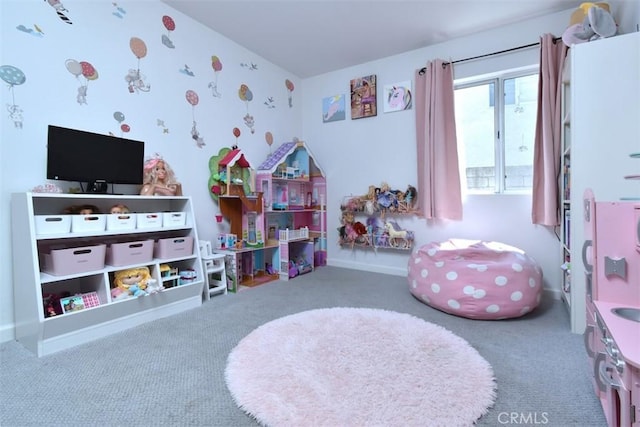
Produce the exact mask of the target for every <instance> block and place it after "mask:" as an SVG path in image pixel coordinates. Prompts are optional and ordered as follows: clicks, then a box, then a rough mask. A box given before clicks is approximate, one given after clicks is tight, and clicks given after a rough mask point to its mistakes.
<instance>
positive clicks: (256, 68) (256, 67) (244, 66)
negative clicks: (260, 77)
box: [240, 62, 258, 71]
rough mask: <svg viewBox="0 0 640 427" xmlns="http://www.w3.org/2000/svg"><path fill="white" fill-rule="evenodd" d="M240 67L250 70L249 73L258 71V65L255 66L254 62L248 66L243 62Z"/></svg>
mask: <svg viewBox="0 0 640 427" xmlns="http://www.w3.org/2000/svg"><path fill="white" fill-rule="evenodd" d="M240 66H241V67H242V68H248V69H249V71H258V64H254V63H253V62H252V63H251V64H247V63H246V62H241V63H240Z"/></svg>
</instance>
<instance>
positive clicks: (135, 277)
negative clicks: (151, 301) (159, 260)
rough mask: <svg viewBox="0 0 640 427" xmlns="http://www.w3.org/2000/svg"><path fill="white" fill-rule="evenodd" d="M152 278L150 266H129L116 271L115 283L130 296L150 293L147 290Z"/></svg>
mask: <svg viewBox="0 0 640 427" xmlns="http://www.w3.org/2000/svg"><path fill="white" fill-rule="evenodd" d="M150 280H152V278H151V273H149V268H148V267H137V268H129V269H127V270H120V271H116V272H115V273H114V280H113V284H114V285H115V286H116V287H118V288H120V289H121V290H123V291H124V292H125V293H127V294H128V295H129V296H135V297H137V296H141V295H148V294H149V293H148V292H147V291H146V289H147V285H148V283H149V281H150Z"/></svg>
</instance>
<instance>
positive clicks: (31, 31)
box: [16, 24, 44, 37]
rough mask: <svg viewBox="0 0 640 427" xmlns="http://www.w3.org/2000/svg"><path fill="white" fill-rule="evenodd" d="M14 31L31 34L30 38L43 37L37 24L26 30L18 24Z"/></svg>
mask: <svg viewBox="0 0 640 427" xmlns="http://www.w3.org/2000/svg"><path fill="white" fill-rule="evenodd" d="M16 30H18V31H22V32H23V33H27V34H31V35H32V36H36V37H42V36H44V32H42V30H41V29H40V27H38V25H37V24H33V28H27V27H25V26H24V25H22V24H20V25H18V26H17V27H16Z"/></svg>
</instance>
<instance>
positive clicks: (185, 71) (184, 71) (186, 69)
mask: <svg viewBox="0 0 640 427" xmlns="http://www.w3.org/2000/svg"><path fill="white" fill-rule="evenodd" d="M178 71H179V72H181V73H182V74H186V75H187V76H189V77H194V76H195V74H193V71H191V68H189V66H188V65H187V64H184V68H181V69H179V70H178Z"/></svg>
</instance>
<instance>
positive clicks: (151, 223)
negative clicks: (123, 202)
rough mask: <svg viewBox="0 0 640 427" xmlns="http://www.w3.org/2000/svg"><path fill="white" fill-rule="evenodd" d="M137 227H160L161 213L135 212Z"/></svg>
mask: <svg viewBox="0 0 640 427" xmlns="http://www.w3.org/2000/svg"><path fill="white" fill-rule="evenodd" d="M136 217H137V220H136V221H137V227H138V228H161V227H162V213H161V212H155V213H153V212H152V213H139V214H136Z"/></svg>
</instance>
